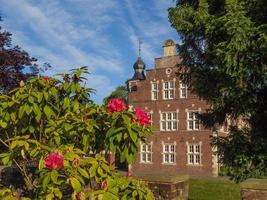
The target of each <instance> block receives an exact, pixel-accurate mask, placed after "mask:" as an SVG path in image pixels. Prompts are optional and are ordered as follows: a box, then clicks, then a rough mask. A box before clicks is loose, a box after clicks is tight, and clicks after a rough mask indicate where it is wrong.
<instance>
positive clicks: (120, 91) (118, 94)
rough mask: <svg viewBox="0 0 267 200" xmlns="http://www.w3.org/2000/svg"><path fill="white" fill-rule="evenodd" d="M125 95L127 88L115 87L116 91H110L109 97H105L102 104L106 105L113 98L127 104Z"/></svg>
mask: <svg viewBox="0 0 267 200" xmlns="http://www.w3.org/2000/svg"><path fill="white" fill-rule="evenodd" d="M127 94H128V90H127V87H126V86H123V85H120V86H118V87H116V89H115V90H114V91H112V92H111V93H110V95H108V96H107V97H105V98H104V99H103V104H104V105H106V104H107V103H108V101H109V100H110V99H114V98H120V99H122V100H123V101H124V102H126V103H127V102H128V101H127Z"/></svg>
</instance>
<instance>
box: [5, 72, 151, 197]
mask: <svg viewBox="0 0 267 200" xmlns="http://www.w3.org/2000/svg"><path fill="white" fill-rule="evenodd" d="M83 73H88V72H87V68H85V67H82V68H79V69H77V70H72V71H71V73H70V74H61V75H60V77H59V78H58V79H57V78H53V77H50V78H46V77H40V78H34V79H32V80H30V81H29V82H27V83H24V84H20V87H19V88H17V89H15V90H13V91H12V92H11V93H10V94H8V95H0V132H1V133H3V134H1V135H0V142H1V144H2V146H1V148H0V149H1V154H0V159H1V163H2V164H3V165H12V166H13V167H15V168H17V169H18V171H19V173H20V176H22V177H23V183H22V184H21V187H19V188H18V187H15V186H14V185H13V184H12V182H8V183H5V184H3V185H7V186H6V187H4V186H2V185H0V198H1V199H16V198H17V199H18V198H21V199H23V198H24V199H46V200H50V199H51V200H52V199H53V200H54V199H55V200H56V199H76V200H82V199H97V198H102V199H153V195H152V194H151V192H150V191H149V190H148V189H147V188H146V187H145V186H144V184H143V183H141V182H139V181H136V180H134V179H132V178H127V177H125V176H121V175H119V174H116V173H115V172H114V166H111V165H109V164H108V163H107V161H106V158H107V156H108V154H109V153H111V152H113V153H115V152H116V153H118V155H120V160H121V161H126V162H127V163H129V164H131V163H132V162H133V161H134V159H135V157H136V154H137V153H138V151H139V143H140V141H145V137H146V136H147V135H148V134H150V133H151V130H150V128H149V126H143V125H147V124H148V123H147V121H146V119H145V117H144V116H143V115H142V114H138V113H134V112H131V111H128V110H126V105H125V103H123V102H122V101H121V100H119V99H116V100H113V101H111V102H110V105H108V107H107V108H106V107H104V106H100V105H96V104H94V103H93V102H92V100H91V99H90V94H91V92H92V91H93V90H92V89H90V88H86V87H84V86H83V85H84V83H83V80H84V78H83V77H82V74H83ZM138 116H139V118H140V116H141V118H140V119H139V118H138ZM133 118H136V120H137V121H136V122H138V123H135V122H133V121H132V119H133ZM138 119H139V121H138ZM142 124H143V125H142ZM1 181H2V182H3V180H2V179H1ZM101 183H102V184H101ZM104 183H105V184H104ZM22 197H23V198H22Z"/></svg>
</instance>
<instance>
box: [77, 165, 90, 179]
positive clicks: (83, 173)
mask: <svg viewBox="0 0 267 200" xmlns="http://www.w3.org/2000/svg"><path fill="white" fill-rule="evenodd" d="M78 171H79V172H80V174H81V175H82V176H83V177H85V178H88V179H89V174H88V172H87V171H86V170H84V169H82V168H80V167H79V168H78Z"/></svg>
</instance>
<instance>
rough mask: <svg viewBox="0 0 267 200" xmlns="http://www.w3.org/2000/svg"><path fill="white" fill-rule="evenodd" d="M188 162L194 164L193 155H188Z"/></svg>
mask: <svg viewBox="0 0 267 200" xmlns="http://www.w3.org/2000/svg"><path fill="white" fill-rule="evenodd" d="M189 163H190V164H194V155H189Z"/></svg>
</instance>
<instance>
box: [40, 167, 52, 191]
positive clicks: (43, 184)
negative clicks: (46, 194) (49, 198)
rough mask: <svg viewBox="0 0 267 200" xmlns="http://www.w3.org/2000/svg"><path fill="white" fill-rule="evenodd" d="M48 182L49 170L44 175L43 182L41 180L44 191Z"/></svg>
mask: <svg viewBox="0 0 267 200" xmlns="http://www.w3.org/2000/svg"><path fill="white" fill-rule="evenodd" d="M49 182H50V172H48V173H47V174H46V175H45V177H44V179H43V182H42V188H43V190H44V191H46V187H47V185H48V183H49Z"/></svg>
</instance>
